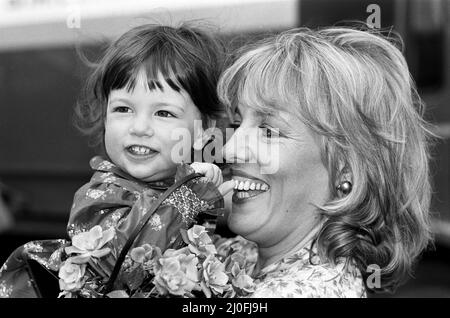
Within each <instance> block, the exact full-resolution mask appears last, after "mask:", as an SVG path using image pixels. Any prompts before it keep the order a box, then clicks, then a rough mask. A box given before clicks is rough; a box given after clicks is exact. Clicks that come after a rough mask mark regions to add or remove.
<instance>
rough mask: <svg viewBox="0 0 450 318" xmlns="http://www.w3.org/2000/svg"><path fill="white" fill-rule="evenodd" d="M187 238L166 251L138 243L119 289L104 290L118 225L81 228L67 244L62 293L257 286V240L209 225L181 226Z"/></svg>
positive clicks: (168, 293)
mask: <svg viewBox="0 0 450 318" xmlns="http://www.w3.org/2000/svg"><path fill="white" fill-rule="evenodd" d="M180 231H181V236H182V238H183V241H184V244H183V246H182V247H181V248H178V249H167V250H165V251H163V252H162V251H161V249H160V248H159V247H157V246H152V245H150V244H143V245H141V246H137V247H134V248H132V249H131V250H130V252H129V253H128V254H127V256H126V257H125V260H124V262H123V264H122V268H121V272H120V275H119V276H118V279H117V283H116V284H114V289H113V290H112V291H110V292H108V293H107V294H106V295H105V293H104V286H105V283H106V282H107V281H108V279H109V277H110V275H111V271H110V269H109V268H111V266H108V262H109V261H110V260H111V259H115V258H116V257H117V255H115V254H116V252H115V250H114V248H111V247H110V246H111V245H112V244H111V242H112V241H113V239H114V235H115V233H114V229H113V228H110V229H108V230H106V231H102V228H101V227H100V226H95V227H93V228H92V229H91V230H90V231H86V232H81V233H79V234H77V235H75V236H74V237H73V238H72V245H71V246H66V247H65V248H64V251H65V254H66V258H65V260H64V261H63V262H61V264H60V267H59V272H58V277H59V285H60V289H61V293H60V297H103V296H106V297H111V298H117V297H144V298H153V297H208V298H209V297H224V298H228V297H242V296H246V295H248V294H250V293H252V292H253V287H254V286H253V285H254V282H253V279H252V278H251V276H250V274H251V272H252V271H253V267H254V265H255V263H256V256H257V254H256V246H255V245H254V244H253V243H251V242H248V241H246V240H244V239H243V238H241V237H236V238H233V239H224V238H221V237H219V236H217V235H210V234H209V232H208V230H207V229H206V228H205V227H204V226H200V225H194V226H192V227H191V228H189V229H188V230H184V229H181V230H180Z"/></svg>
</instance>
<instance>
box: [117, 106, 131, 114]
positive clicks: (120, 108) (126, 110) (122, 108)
mask: <svg viewBox="0 0 450 318" xmlns="http://www.w3.org/2000/svg"><path fill="white" fill-rule="evenodd" d="M113 112H117V113H131V109H130V108H129V107H127V106H117V107H114V108H113Z"/></svg>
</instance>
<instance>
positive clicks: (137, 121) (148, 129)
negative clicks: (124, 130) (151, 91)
mask: <svg viewBox="0 0 450 318" xmlns="http://www.w3.org/2000/svg"><path fill="white" fill-rule="evenodd" d="M129 132H130V134H132V135H136V136H149V137H150V136H153V134H154V131H153V128H152V125H151V121H150V120H149V119H148V118H147V117H145V116H137V117H135V118H134V120H133V121H132V123H131V125H130V129H129Z"/></svg>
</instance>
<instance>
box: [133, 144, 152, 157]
mask: <svg viewBox="0 0 450 318" xmlns="http://www.w3.org/2000/svg"><path fill="white" fill-rule="evenodd" d="M131 151H133V152H134V153H137V154H141V155H146V154H149V153H150V149H148V148H147V147H142V146H133V147H131Z"/></svg>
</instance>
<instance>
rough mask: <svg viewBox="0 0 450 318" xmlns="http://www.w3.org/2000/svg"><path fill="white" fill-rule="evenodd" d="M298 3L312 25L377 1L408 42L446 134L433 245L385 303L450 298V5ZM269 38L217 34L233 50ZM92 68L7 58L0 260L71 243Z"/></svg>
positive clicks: (69, 59) (11, 54)
mask: <svg viewBox="0 0 450 318" xmlns="http://www.w3.org/2000/svg"><path fill="white" fill-rule="evenodd" d="M298 3H299V23H298V26H308V27H320V26H329V25H333V24H336V23H337V22H340V23H341V24H342V21H343V20H360V21H365V20H366V19H367V17H368V15H369V14H370V13H368V12H366V8H367V6H368V5H369V4H371V3H376V4H378V5H379V6H380V8H381V27H382V28H392V29H393V30H395V31H397V32H399V33H400V34H401V35H402V37H403V39H404V42H405V56H406V58H407V61H408V65H409V67H410V70H411V73H412V75H413V78H414V80H415V81H416V83H417V85H418V88H419V92H420V94H421V96H422V98H423V99H424V101H425V102H426V104H427V107H428V108H427V113H426V118H427V119H428V120H429V121H431V122H433V123H434V124H435V125H436V132H437V133H438V134H440V135H441V136H442V139H440V140H438V141H437V143H436V145H435V146H434V147H433V149H432V154H433V158H432V162H431V170H432V176H433V185H434V194H433V200H432V209H433V212H434V217H433V229H434V230H435V235H436V242H435V247H434V248H430V249H429V250H428V251H427V252H425V253H424V255H423V256H422V258H421V260H420V261H419V263H418V266H417V270H416V272H415V277H414V278H412V279H411V280H410V281H409V282H408V283H407V284H405V285H404V286H402V287H401V288H400V289H399V290H398V291H397V293H395V294H394V295H381V296H394V297H450V174H449V167H450V164H449V155H450V148H449V138H450V132H449V130H450V107H449V101H450V79H449V75H450V71H449V56H450V54H449V53H450V43H449V42H450V41H449V39H450V25H449V19H448V18H449V14H448V13H449V8H450V1H448V0H442V1H439V0H437V1H423V0H411V1H406V0H404V1H390V0H383V1H376V2H375V1H365V0H347V1H333V0H306V1H299V2H298ZM436 8H437V9H438V10H436ZM267 31H268V32H269V31H274V30H267ZM275 31H278V30H275ZM263 34H265V32H257V33H254V32H252V33H250V32H248V33H240V34H218V36H220V37H222V38H223V39H224V40H225V41H227V42H229V43H230V45H229V47H230V48H231V47H236V46H239V45H240V44H242V43H244V42H247V41H250V40H255V39H256V38H258V37H261V36H262V35H263ZM0 41H1V39H0ZM103 47H104V43H102V44H96V45H93V44H87V45H85V46H82V47H81V51H83V52H85V53H88V57H89V58H92V59H95V57H97V56H98V55H99V54H100V53H101V52H102V48H103ZM78 49H80V47H78ZM88 71H89V68H88V67H87V66H86V64H85V63H84V62H83V61H82V60H81V59H80V56H79V54H78V53H77V48H76V47H74V46H73V45H66V46H61V47H54V46H52V47H41V48H33V49H20V50H8V51H4V52H3V51H0V109H1V114H0V149H1V152H0V183H1V186H0V194H1V195H2V197H3V200H4V202H5V203H6V205H7V206H8V207H9V209H10V210H11V213H12V216H13V218H14V225H13V226H12V227H11V228H9V229H7V230H5V231H3V232H0V263H3V261H4V260H5V259H6V257H7V256H8V255H9V254H10V253H11V252H12V251H13V250H14V249H15V248H16V247H17V246H19V245H20V244H23V243H25V242H28V241H30V240H36V239H51V238H62V237H66V232H65V225H66V221H67V219H68V215H69V211H70V207H71V205H72V199H73V195H74V193H75V191H76V190H77V189H78V188H79V187H80V186H81V185H83V184H84V183H86V182H87V181H88V180H89V178H90V175H91V172H90V169H89V165H88V162H89V159H90V158H91V157H92V156H93V155H94V154H95V153H96V150H95V149H92V148H89V147H88V146H87V139H86V138H85V137H82V136H81V134H80V133H79V132H77V131H76V129H75V128H74V126H73V124H72V116H73V107H74V105H75V103H76V101H77V98H78V97H79V95H80V91H81V88H82V86H83V83H84V81H85V79H86V77H87V74H88Z"/></svg>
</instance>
